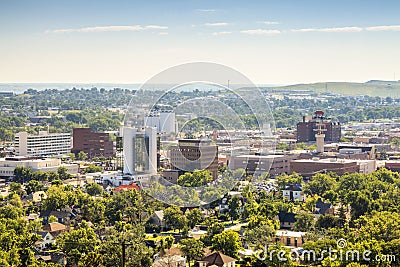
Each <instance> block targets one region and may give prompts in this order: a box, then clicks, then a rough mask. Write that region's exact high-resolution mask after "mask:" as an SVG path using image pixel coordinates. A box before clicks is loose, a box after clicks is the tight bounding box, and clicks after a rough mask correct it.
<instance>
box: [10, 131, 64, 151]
mask: <svg viewBox="0 0 400 267" xmlns="http://www.w3.org/2000/svg"><path fill="white" fill-rule="evenodd" d="M14 143H15V144H14V145H15V152H16V155H18V156H33V157H50V156H57V155H64V154H68V153H70V152H71V135H70V134H69V133H48V132H47V131H40V132H39V134H37V135H33V134H28V133H27V132H19V133H17V134H16V135H15V141H14Z"/></svg>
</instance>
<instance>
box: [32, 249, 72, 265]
mask: <svg viewBox="0 0 400 267" xmlns="http://www.w3.org/2000/svg"><path fill="white" fill-rule="evenodd" d="M35 258H36V259H37V260H38V261H41V262H46V263H51V262H52V263H54V264H59V266H63V267H64V266H67V256H66V255H65V254H64V253H61V252H43V253H40V254H37V255H35Z"/></svg>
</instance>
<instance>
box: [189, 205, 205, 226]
mask: <svg viewBox="0 0 400 267" xmlns="http://www.w3.org/2000/svg"><path fill="white" fill-rule="evenodd" d="M186 219H187V222H188V226H189V227H190V228H193V227H194V226H195V225H197V224H199V223H201V222H202V221H203V220H204V216H203V214H202V213H201V210H200V209H198V208H195V209H192V210H189V211H188V212H186Z"/></svg>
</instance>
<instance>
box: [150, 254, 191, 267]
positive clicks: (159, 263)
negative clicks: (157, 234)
mask: <svg viewBox="0 0 400 267" xmlns="http://www.w3.org/2000/svg"><path fill="white" fill-rule="evenodd" d="M153 266H154V267H166V266H168V267H186V258H185V257H182V256H179V255H166V256H164V257H162V258H159V259H156V260H155V261H154V263H153Z"/></svg>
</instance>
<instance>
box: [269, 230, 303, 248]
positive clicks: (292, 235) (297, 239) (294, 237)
mask: <svg viewBox="0 0 400 267" xmlns="http://www.w3.org/2000/svg"><path fill="white" fill-rule="evenodd" d="M305 235H306V232H295V231H288V230H278V231H276V234H275V242H281V243H282V245H284V246H287V247H295V248H297V247H302V246H303V244H304V243H305V241H306V240H305Z"/></svg>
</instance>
